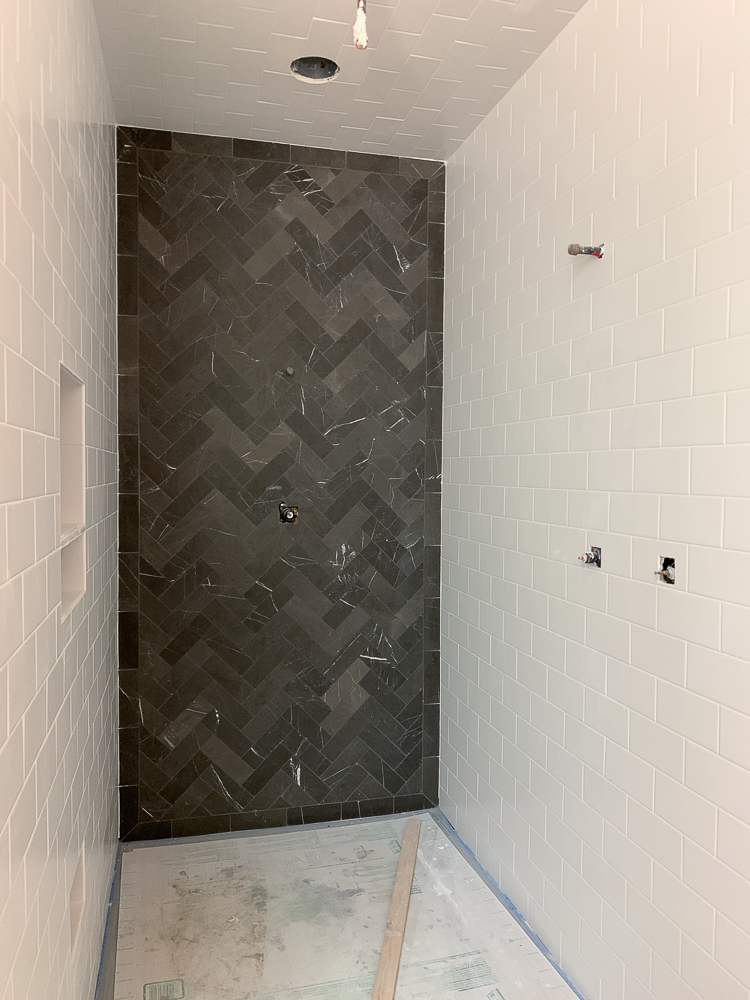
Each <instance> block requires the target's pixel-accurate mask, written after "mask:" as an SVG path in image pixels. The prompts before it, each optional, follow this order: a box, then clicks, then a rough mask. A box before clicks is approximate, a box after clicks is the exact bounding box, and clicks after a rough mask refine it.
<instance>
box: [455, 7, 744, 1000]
mask: <svg viewBox="0 0 750 1000" xmlns="http://www.w3.org/2000/svg"><path fill="white" fill-rule="evenodd" d="M748 38H750V5H748V3H747V2H744V0H743V2H740V0H712V2H711V3H706V2H705V0H643V2H640V0H620V2H618V0H589V2H588V3H587V4H586V5H585V6H584V7H583V8H582V10H581V11H580V12H579V13H577V14H576V15H575V17H574V18H573V20H572V22H571V23H570V24H569V25H568V26H567V27H566V28H565V29H564V30H563V31H562V33H561V34H560V35H559V37H558V38H557V40H555V41H554V42H552V44H551V45H550V47H549V48H548V49H547V50H546V51H545V52H544V53H543V54H542V55H541V57H540V58H539V60H538V61H537V62H535V63H534V64H533V66H532V67H531V68H530V69H529V70H528V71H527V72H526V74H525V76H524V78H523V79H522V80H520V81H519V82H518V83H517V84H516V85H515V86H514V87H513V88H512V90H511V91H510V93H509V94H508V95H507V96H506V97H505V98H504V99H503V100H502V101H501V103H500V104H499V105H498V107H497V108H496V109H495V110H494V111H493V112H492V113H491V114H490V115H489V116H488V117H487V118H486V119H485V121H484V122H483V124H482V125H480V126H479V127H478V128H477V130H476V131H475V132H474V133H473V135H472V136H471V137H470V138H469V139H467V140H466V142H465V143H464V144H463V146H462V147H461V148H460V149H459V150H458V151H457V152H456V154H455V155H454V156H453V158H452V159H451V161H450V162H449V166H448V217H447V220H446V221H447V237H448V238H447V241H446V242H447V249H446V299H447V305H446V334H445V363H446V371H445V402H446V405H445V423H444V434H445V439H444V443H445V448H444V455H445V465H444V474H445V488H444V493H443V497H444V513H443V517H444V522H443V530H444V541H443V587H444V591H443V609H444V613H443V626H442V627H443V640H442V641H443V691H442V705H443V717H442V749H441V753H442V766H441V805H442V807H443V809H444V811H445V812H446V814H447V816H448V818H449V819H450V821H451V822H452V823H453V824H454V825H455V826H456V828H457V830H458V832H459V833H460V834H461V836H462V837H463V838H464V839H465V840H466V841H467V842H468V844H469V846H470V847H471V848H472V850H474V851H475V852H476V854H477V855H478V857H479V859H480V861H482V863H483V864H484V865H485V866H486V867H487V868H488V869H489V871H490V872H491V874H492V875H493V876H494V877H495V878H496V879H497V880H498V881H499V883H500V885H501V886H502V888H503V889H504V890H505V891H506V892H507V893H508V895H509V896H510V897H511V899H512V900H513V901H514V903H515V904H516V905H517V906H518V908H519V909H520V910H521V912H522V913H523V914H524V915H525V916H526V917H527V918H528V920H529V922H530V923H531V925H532V927H534V928H535V929H536V930H537V931H538V932H539V934H540V935H541V936H542V938H543V939H544V940H545V942H546V944H547V945H548V946H549V947H550V949H551V951H552V953H553V954H554V956H555V957H556V958H557V959H558V960H559V961H560V962H561V963H562V965H563V967H564V968H565V969H566V970H567V971H568V973H569V974H570V975H571V976H572V977H573V979H574V980H575V982H576V983H577V984H578V985H579V987H580V989H581V990H582V992H583V993H584V995H585V996H587V997H590V998H592V1000H594V998H596V1000H614V998H618V1000H619V998H626V1000H646V998H658V1000H698V998H701V1000H716V998H717V997H722V998H732V1000H748V996H749V991H750V960H749V959H748V955H750V862H749V861H748V857H749V856H750V751H749V750H748V747H749V746H750V663H749V662H748V661H749V660H750V527H748V525H749V524H750V169H749V168H750V47H748V45H747V39H748ZM571 242H577V243H584V244H599V243H602V242H603V243H604V244H605V247H604V258H603V259H602V260H596V259H593V258H591V257H575V258H574V257H571V256H569V255H568V253H567V246H568V244H569V243H571ZM591 545H598V546H601V548H602V560H603V562H602V568H601V570H597V569H595V568H592V567H589V566H584V565H583V564H581V563H580V562H579V561H578V558H577V557H578V556H579V555H581V554H583V552H584V551H585V550H586V549H587V548H588V547H589V546H591ZM664 556H671V557H673V558H674V559H675V561H676V584H675V585H674V586H671V585H669V584H666V583H663V582H661V581H660V580H659V578H658V577H656V576H655V572H656V571H657V570H658V569H659V568H660V565H661V563H660V560H661V558H662V557H664Z"/></svg>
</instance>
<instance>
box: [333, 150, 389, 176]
mask: <svg viewBox="0 0 750 1000" xmlns="http://www.w3.org/2000/svg"><path fill="white" fill-rule="evenodd" d="M399 167H400V163H399V158H398V157H397V156H384V155H383V154H382V153H349V152H347V154H346V169H347V170H366V171H368V172H369V173H377V174H397V173H398V172H399Z"/></svg>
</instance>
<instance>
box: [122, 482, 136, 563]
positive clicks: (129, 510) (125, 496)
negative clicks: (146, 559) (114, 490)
mask: <svg viewBox="0 0 750 1000" xmlns="http://www.w3.org/2000/svg"><path fill="white" fill-rule="evenodd" d="M119 508H120V552H122V553H126V552H137V551H138V541H139V537H138V536H139V518H140V510H139V499H138V496H137V495H134V494H132V493H121V494H120V498H119Z"/></svg>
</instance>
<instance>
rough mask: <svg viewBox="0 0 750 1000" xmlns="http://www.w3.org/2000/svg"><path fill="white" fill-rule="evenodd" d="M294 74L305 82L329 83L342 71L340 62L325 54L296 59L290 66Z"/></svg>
mask: <svg viewBox="0 0 750 1000" xmlns="http://www.w3.org/2000/svg"><path fill="white" fill-rule="evenodd" d="M289 68H290V69H291V71H292V76H295V77H296V78H297V79H298V80H304V81H305V83H327V82H328V80H332V79H333V78H334V76H337V75H338V74H339V72H340V71H341V67H340V66H339V64H338V63H335V62H334V61H333V59H327V58H326V57H325V56H301V57H300V58H299V59H295V60H294V61H293V62H292V63H291V65H290V67H289Z"/></svg>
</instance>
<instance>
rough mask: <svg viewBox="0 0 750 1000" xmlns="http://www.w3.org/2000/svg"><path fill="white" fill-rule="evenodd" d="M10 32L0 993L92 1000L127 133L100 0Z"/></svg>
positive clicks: (2, 111) (16, 22) (111, 612)
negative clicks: (74, 427)
mask: <svg viewBox="0 0 750 1000" xmlns="http://www.w3.org/2000/svg"><path fill="white" fill-rule="evenodd" d="M0 42H1V44H2V51H1V52H0V66H1V67H2V77H1V80H0V88H1V89H0V198H1V199H2V202H1V204H0V237H1V238H2V243H0V997H2V998H3V1000H10V998H11V997H12V998H13V1000H25V998H27V997H35V998H39V1000H43V998H45V1000H46V998H56V1000H57V998H59V1000H63V998H64V1000H83V998H86V997H91V996H93V991H94V983H95V978H96V973H97V970H98V965H99V955H100V949H101V941H102V933H103V927H104V917H105V913H106V902H107V897H108V893H109V887H110V882H111V877H112V868H113V862H114V857H115V850H116V838H117V822H116V821H117V802H116V789H117V744H116V732H117V704H116V683H115V681H116V677H115V668H116V649H115V642H116V601H117V582H116V548H117V522H116V482H117V467H116V450H115V435H116V419H117V412H116V410H117V387H116V382H115V375H116V342H115V322H114V318H115V287H116V286H115V259H114V241H115V214H114V184H115V176H114V129H113V127H112V125H111V121H112V112H111V106H110V99H109V89H108V85H107V82H106V78H105V75H104V67H103V60H102V56H101V51H100V47H99V40H98V35H97V31H96V26H95V23H94V17H93V11H92V9H91V7H90V4H89V3H88V0H87V2H85V3H79V2H76V0H40V2H38V3H34V4H29V3H28V2H26V0H3V3H2V5H0ZM61 362H62V363H63V364H64V365H65V366H66V367H67V368H68V369H69V370H70V371H71V372H73V373H74V374H75V375H76V376H77V377H78V378H79V379H81V380H82V381H83V383H84V384H85V391H86V412H85V427H86V462H85V464H86V546H87V565H86V583H87V591H86V595H85V597H84V599H83V601H82V602H81V603H80V604H78V605H77V607H75V608H74V610H73V611H72V613H71V614H70V616H69V617H67V618H66V619H65V620H64V621H63V620H62V617H61V612H60V596H61V595H60V485H59V482H60V476H59V430H60V428H59V418H58V406H59V391H60V389H59V383H60V364H61ZM82 852H83V854H84V855H85V865H84V870H85V877H84V906H83V914H82V919H81V923H80V926H79V929H78V932H77V934H76V935H75V940H71V938H72V933H71V913H70V908H69V897H70V891H71V886H72V883H73V879H74V875H75V872H76V868H77V866H78V863H79V858H80V857H81V854H82ZM74 923H75V921H74Z"/></svg>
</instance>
